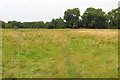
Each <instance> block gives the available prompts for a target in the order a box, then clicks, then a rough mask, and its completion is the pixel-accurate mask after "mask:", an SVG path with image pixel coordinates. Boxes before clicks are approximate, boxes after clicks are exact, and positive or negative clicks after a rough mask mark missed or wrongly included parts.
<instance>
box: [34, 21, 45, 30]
mask: <svg viewBox="0 0 120 80" xmlns="http://www.w3.org/2000/svg"><path fill="white" fill-rule="evenodd" d="M33 24H34V28H45V26H44V24H45V23H44V22H43V21H39V22H33Z"/></svg>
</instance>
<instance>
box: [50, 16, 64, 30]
mask: <svg viewBox="0 0 120 80" xmlns="http://www.w3.org/2000/svg"><path fill="white" fill-rule="evenodd" d="M52 25H53V28H65V23H64V20H63V19H62V18H57V19H52Z"/></svg>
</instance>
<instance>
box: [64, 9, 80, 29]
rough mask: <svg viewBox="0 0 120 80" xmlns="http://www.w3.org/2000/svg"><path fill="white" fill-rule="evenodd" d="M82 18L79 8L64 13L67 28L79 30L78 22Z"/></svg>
mask: <svg viewBox="0 0 120 80" xmlns="http://www.w3.org/2000/svg"><path fill="white" fill-rule="evenodd" d="M79 17H80V11H79V9H78V8H74V9H68V10H67V11H65V12H64V19H65V21H66V26H67V28H78V22H79Z"/></svg>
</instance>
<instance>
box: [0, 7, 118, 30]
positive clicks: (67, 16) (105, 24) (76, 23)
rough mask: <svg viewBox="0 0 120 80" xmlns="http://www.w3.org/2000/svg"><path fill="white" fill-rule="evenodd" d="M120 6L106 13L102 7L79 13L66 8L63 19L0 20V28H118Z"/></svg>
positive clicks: (75, 9)
mask: <svg viewBox="0 0 120 80" xmlns="http://www.w3.org/2000/svg"><path fill="white" fill-rule="evenodd" d="M119 22H120V8H116V9H113V10H112V11H109V12H108V14H106V13H105V12H104V11H103V10H102V9H99V8H98V9H95V8H92V7H89V8H87V9H86V11H85V12H84V13H83V15H82V16H81V15H80V10H79V9H78V8H73V9H68V10H67V11H65V12H64V16H63V19H62V18H56V19H52V21H50V22H46V23H45V22H43V21H38V22H23V23H22V22H17V21H9V22H8V23H5V22H4V21H1V23H2V28H47V29H64V28H72V29H76V28H91V29H118V28H120V23H119Z"/></svg>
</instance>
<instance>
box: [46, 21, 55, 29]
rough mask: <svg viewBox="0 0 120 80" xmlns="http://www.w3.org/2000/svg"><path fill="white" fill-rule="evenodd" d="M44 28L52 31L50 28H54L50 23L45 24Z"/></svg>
mask: <svg viewBox="0 0 120 80" xmlns="http://www.w3.org/2000/svg"><path fill="white" fill-rule="evenodd" d="M45 28H47V29H52V28H54V26H53V24H52V22H46V23H45Z"/></svg>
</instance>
